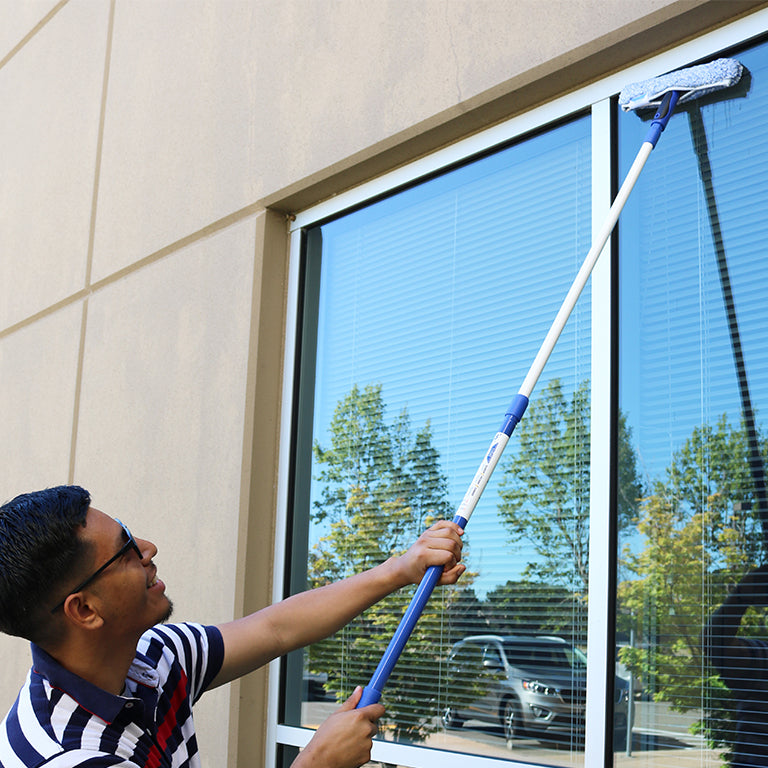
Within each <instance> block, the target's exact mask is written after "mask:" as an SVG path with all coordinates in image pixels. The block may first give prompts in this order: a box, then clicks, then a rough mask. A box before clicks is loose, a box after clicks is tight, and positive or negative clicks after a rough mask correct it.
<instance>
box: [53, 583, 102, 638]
mask: <svg viewBox="0 0 768 768" xmlns="http://www.w3.org/2000/svg"><path fill="white" fill-rule="evenodd" d="M62 611H63V612H64V616H65V617H66V618H67V619H68V620H69V621H71V622H72V623H73V624H75V625H76V626H77V627H79V628H80V629H87V630H93V629H99V628H100V627H102V626H103V625H104V619H103V618H102V616H101V612H100V611H99V606H98V602H97V601H95V600H93V599H92V598H89V597H88V596H87V593H85V592H75V593H74V594H72V595H69V597H67V599H66V600H65V601H64V605H63V607H62Z"/></svg>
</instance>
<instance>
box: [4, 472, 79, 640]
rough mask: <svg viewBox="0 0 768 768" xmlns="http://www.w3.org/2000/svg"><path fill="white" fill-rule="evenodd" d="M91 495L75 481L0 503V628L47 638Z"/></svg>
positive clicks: (74, 567)
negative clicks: (53, 611)
mask: <svg viewBox="0 0 768 768" xmlns="http://www.w3.org/2000/svg"><path fill="white" fill-rule="evenodd" d="M90 504H91V497H90V495H89V493H88V491H86V490H85V489H83V488H80V487H79V486H77V485H60V486H58V487H56V488H47V489H45V490H43V491H36V492H35V493H25V494H22V495H21V496H17V497H16V498H15V499H13V500H12V501H9V502H7V503H6V504H3V506H1V507H0V631H2V632H5V633H7V634H9V635H18V636H19V637H25V638H26V639H27V640H32V641H33V642H38V643H39V642H42V641H43V640H46V639H51V632H52V631H53V625H54V620H53V617H52V616H51V614H50V610H51V606H52V605H53V604H55V603H56V601H57V600H59V599H61V597H62V595H61V594H60V592H62V591H64V590H65V589H66V584H67V582H68V581H69V580H71V579H73V576H74V574H75V573H77V571H79V570H80V567H79V565H80V563H81V562H82V559H83V556H84V553H85V550H86V545H85V543H84V542H83V540H82V539H81V538H80V537H79V536H78V528H79V527H82V526H84V525H85V516H86V514H87V513H88V508H89V506H90Z"/></svg>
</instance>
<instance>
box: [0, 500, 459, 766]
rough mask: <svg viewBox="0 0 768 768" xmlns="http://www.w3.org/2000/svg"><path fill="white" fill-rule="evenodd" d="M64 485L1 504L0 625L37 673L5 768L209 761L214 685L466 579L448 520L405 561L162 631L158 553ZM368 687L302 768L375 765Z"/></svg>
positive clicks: (329, 724)
mask: <svg viewBox="0 0 768 768" xmlns="http://www.w3.org/2000/svg"><path fill="white" fill-rule="evenodd" d="M90 501H91V500H90V496H89V494H88V492H87V491H85V490H84V489H82V488H80V487H78V486H60V487H57V488H50V489H47V490H45V491H39V492H36V493H31V494H24V495H21V496H17V497H16V498H15V499H13V500H12V501H10V502H8V503H7V504H5V505H3V506H2V507H0V630H2V631H4V632H6V633H8V634H11V635H18V636H21V637H24V638H26V639H28V640H30V641H31V643H32V659H33V667H32V669H31V670H30V673H29V675H28V678H27V682H26V684H25V685H24V687H23V688H22V690H21V692H20V694H19V697H18V699H17V701H16V703H15V704H14V706H13V707H12V708H11V710H10V711H9V713H8V715H7V716H6V718H5V720H4V721H3V722H2V724H1V725H0V766H1V767H2V768H21V766H24V767H25V768H37V767H38V766H46V768H72V767H73V766H88V768H102V767H105V766H124V767H126V768H127V767H130V768H135V767H136V766H141V767H142V768H143V767H144V766H153V767H154V766H189V767H190V768H194V767H195V766H199V765H200V760H199V755H198V747H197V742H196V738H195V729H194V722H193V719H192V713H191V707H192V704H194V702H195V701H197V699H198V698H199V697H200V696H201V695H202V694H203V693H204V692H205V691H206V690H209V689H210V688H214V687H216V686H218V685H222V684H224V683H227V682H229V681H231V680H234V679H235V678H237V677H240V676H241V675H244V674H246V673H248V672H250V671H252V670H254V669H256V668H257V667H260V666H262V665H263V664H266V663H267V662H269V661H270V660H272V659H274V658H276V657H278V656H282V655H283V654H286V653H288V652H289V651H291V650H294V649H296V648H300V647H303V646H305V645H308V644H311V643H313V642H316V641H317V640H320V639H321V638H323V637H327V636H328V635H330V634H333V633H334V632H336V631H337V630H338V629H340V628H341V627H342V626H344V625H345V624H346V623H347V622H349V621H350V620H351V619H352V618H353V617H354V616H356V615H357V614H359V613H361V612H362V611H363V610H364V609H365V608H367V607H369V606H370V605H373V604H374V603H375V602H376V601H377V600H380V599H381V598H382V597H384V596H386V595H388V594H389V593H391V592H393V591H394V590H396V589H399V588H400V587H403V586H405V585H406V584H411V583H417V582H419V581H421V577H422V575H423V573H424V571H425V570H426V569H427V568H428V567H430V566H432V565H438V566H442V567H443V574H442V576H441V579H440V583H441V584H452V583H455V581H456V580H457V579H458V577H459V576H460V575H461V573H463V571H464V566H463V565H462V564H461V563H460V562H459V560H460V558H461V539H460V533H461V531H460V529H459V528H458V526H456V525H454V524H453V523H450V522H448V521H441V522H439V523H436V524H435V525H433V526H432V527H431V528H430V529H428V530H427V531H426V532H425V533H424V534H422V536H421V537H420V538H419V539H418V541H417V542H416V543H415V544H414V545H413V546H412V547H411V548H410V549H409V550H408V552H406V553H405V554H404V555H402V556H400V557H392V558H390V559H389V560H387V561H386V562H384V563H382V564H381V565H378V566H376V567H375V568H372V569H371V570H369V571H366V572H365V573H361V574H357V575H355V576H352V577H351V578H349V579H345V580H343V581H340V582H337V583H335V584H330V585H328V586H325V587H321V588H319V589H315V590H311V591H309V592H304V593H301V594H298V595H294V596H292V597H290V598H288V599H286V600H284V601H282V602H280V603H276V604H275V605H271V606H268V607H267V608H264V609H263V610H261V611H258V612H256V613H254V614H251V615H250V616H246V617H244V618H242V619H238V620H235V621H232V622H228V623H226V624H221V625H219V626H202V625H199V624H192V623H183V624H163V622H165V621H167V619H168V618H169V617H170V614H171V610H172V604H171V601H170V600H169V599H168V597H167V596H166V594H165V584H164V583H163V582H162V581H161V580H160V579H159V578H158V575H157V568H156V566H155V564H154V562H153V560H152V558H153V557H154V556H155V554H156V553H157V547H155V545H154V544H152V543H151V542H149V541H146V540H144V539H138V538H134V537H133V535H132V534H131V533H130V531H129V530H128V528H127V527H126V526H125V525H124V524H123V523H121V522H120V521H119V520H116V519H114V518H112V517H110V516H108V515H106V514H104V513H103V512H101V511H100V510H98V509H95V508H94V507H92V506H91V503H90ZM359 697H360V690H356V691H355V693H354V694H353V695H352V696H351V697H350V698H349V699H348V700H347V701H346V702H345V703H344V704H343V705H342V707H341V708H340V709H339V710H338V711H337V712H335V713H334V714H333V715H331V716H330V717H329V718H328V720H326V721H325V723H323V724H322V725H321V726H320V728H319V729H318V730H317V732H316V733H315V735H314V736H313V738H312V740H311V741H310V742H309V744H308V745H307V747H306V748H305V749H304V750H303V751H302V752H301V753H300V754H299V756H298V757H297V759H296V760H295V761H294V763H293V765H294V768H352V767H353V766H359V765H362V764H363V763H365V762H367V761H368V759H369V758H370V750H371V739H372V738H373V736H374V735H375V734H376V722H377V720H378V719H379V718H380V717H381V715H382V714H383V713H384V708H383V707H382V706H381V705H379V704H372V705H370V706H367V707H362V708H360V709H355V704H356V703H357V701H358V700H359Z"/></svg>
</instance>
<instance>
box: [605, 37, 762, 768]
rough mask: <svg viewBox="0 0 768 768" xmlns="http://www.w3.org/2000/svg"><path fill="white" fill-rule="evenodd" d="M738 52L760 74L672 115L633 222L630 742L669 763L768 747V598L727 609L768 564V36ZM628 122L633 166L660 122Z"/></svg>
mask: <svg viewBox="0 0 768 768" xmlns="http://www.w3.org/2000/svg"><path fill="white" fill-rule="evenodd" d="M736 58H738V59H739V60H740V61H741V63H742V64H743V65H744V66H745V67H746V68H747V70H748V75H747V76H746V77H745V79H744V81H743V82H742V83H741V84H740V86H739V87H738V88H737V89H735V90H734V92H733V93H729V94H728V96H729V98H727V99H724V98H717V99H711V100H706V99H705V100H702V101H700V102H695V103H694V104H693V105H692V106H691V107H689V108H688V109H687V110H684V111H682V112H681V114H680V115H679V116H677V117H676V118H675V120H676V124H675V125H674V130H673V129H672V124H671V123H670V127H669V128H668V129H667V133H668V135H666V136H665V137H664V139H663V140H662V141H661V142H659V146H658V149H657V150H656V152H657V154H655V157H653V166H652V167H650V168H648V169H647V170H648V173H647V174H646V175H645V176H644V178H642V179H641V180H640V181H639V183H638V186H637V188H636V189H635V192H634V197H633V199H632V200H631V202H630V204H629V205H628V206H627V208H626V209H625V213H624V217H623V219H622V225H621V245H620V258H621V266H620V274H621V307H622V313H621V370H620V377H621V402H620V408H621V413H622V414H623V417H624V418H625V419H626V424H627V428H628V430H630V431H631V445H628V451H627V452H626V453H625V455H624V458H625V462H626V460H627V459H628V458H629V457H634V461H635V466H636V467H637V468H638V469H639V470H640V472H641V473H642V488H643V492H642V498H641V501H640V503H639V504H638V506H637V509H636V512H634V513H633V515H632V518H631V519H629V518H628V519H627V520H625V521H624V522H625V524H624V525H623V526H622V528H621V533H620V537H619V538H620V540H619V567H620V571H619V584H618V603H617V613H618V618H617V630H618V631H617V640H618V642H619V644H620V646H621V650H620V657H621V660H622V662H623V663H624V664H625V666H626V667H627V668H628V670H629V671H631V673H632V676H633V677H632V687H633V692H634V695H633V698H632V703H633V713H632V716H633V718H634V722H635V739H634V742H633V743H631V744H627V745H626V749H627V751H631V752H632V754H633V755H634V757H635V758H636V759H635V761H634V764H636V765H648V766H654V768H656V767H658V768H661V767H662V766H677V765H679V764H680V763H679V759H680V757H679V756H680V755H682V754H686V755H691V754H692V753H693V754H696V755H697V757H696V762H697V764H699V765H711V766H719V765H721V764H722V759H721V757H720V755H721V754H727V753H728V752H731V753H733V754H734V755H741V759H742V760H745V757H744V755H745V754H748V753H750V752H754V754H756V755H760V761H759V762H758V763H750V764H765V760H766V755H768V725H766V723H768V719H766V712H767V711H768V709H767V708H768V668H767V667H766V664H765V659H766V651H765V650H764V649H765V648H766V647H768V646H766V645H763V643H765V641H766V640H767V639H768V632H766V628H765V618H766V616H765V611H764V610H763V609H764V607H765V606H766V600H765V597H764V596H763V597H760V596H755V595H754V589H751V588H745V590H744V591H745V595H744V601H745V602H749V600H750V599H751V600H752V603H753V607H750V608H749V609H748V610H746V612H745V608H746V607H747V606H746V605H744V606H743V607H741V608H740V607H739V606H738V605H733V598H731V600H730V601H729V602H728V603H727V604H726V608H725V609H722V608H721V609H720V610H719V611H718V613H717V614H716V613H715V611H716V609H718V606H721V605H722V604H723V602H724V601H725V600H726V597H727V595H728V594H729V593H730V592H731V591H732V590H733V589H734V588H735V586H736V585H737V584H738V583H739V582H740V581H741V579H742V578H743V577H744V576H745V574H746V573H748V572H749V571H750V569H752V568H754V567H755V566H757V565H759V564H760V563H761V562H764V559H765V556H766V543H767V540H766V532H765V531H764V529H763V525H764V523H763V522H762V521H763V520H766V519H768V518H766V517H765V514H766V506H765V503H766V496H765V487H766V480H765V467H766V466H767V465H766V463H765V461H766V447H767V446H766V436H765V426H764V424H765V421H764V419H765V416H766V415H768V348H766V343H765V327H766V320H767V319H768V314H767V310H766V303H765V297H766V295H768V269H766V262H765V259H764V243H765V242H766V239H768V195H766V192H765V179H766V177H767V175H768V150H766V146H765V140H764V138H765V136H766V131H767V130H768V46H766V45H765V44H763V45H758V46H757V47H754V48H751V49H750V50H747V51H743V52H739V53H737V54H736ZM619 129H620V151H621V164H622V166H623V167H624V168H626V167H627V165H628V163H629V162H630V161H631V157H630V156H631V155H633V152H634V149H633V148H634V147H636V146H637V143H638V141H642V136H641V133H642V131H643V129H644V126H643V125H642V124H641V121H640V120H638V118H637V117H636V116H626V117H623V118H622V119H621V121H620V124H619ZM625 468H626V463H625ZM723 611H725V614H726V615H723ZM713 620H714V621H715V624H714V625H709V624H708V622H711V621H713ZM737 630H738V631H739V638H740V639H739V640H736V641H735V642H734V638H733V636H734V635H735V634H736V631H737ZM708 636H709V637H708ZM748 638H751V639H752V640H753V641H754V645H753V646H749V645H747V639H748ZM708 647H709V653H708V652H707V648H708ZM746 659H748V660H746ZM745 664H746V665H747V666H748V667H749V673H748V675H747V676H746V677H747V678H748V680H745V675H744V665H745ZM750 710H752V711H753V714H751V715H750V714H749V712H750ZM751 721H754V722H751ZM745 742H749V743H750V744H751V745H752V746H747V745H745ZM734 749H735V750H736V751H735V753H734V752H733V750H734ZM638 758H639V759H638ZM739 764H742V763H739ZM744 764H746V763H744Z"/></svg>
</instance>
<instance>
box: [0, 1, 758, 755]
mask: <svg viewBox="0 0 768 768" xmlns="http://www.w3.org/2000/svg"><path fill="white" fill-rule="evenodd" d="M762 5H765V3H764V2H751V0H744V2H741V0H726V1H725V2H722V1H720V2H713V1H711V0H710V1H707V0H248V1H241V0H115V1H114V2H109V1H108V0H68V1H65V2H58V3H57V2H53V1H52V0H23V2H18V0H0V104H2V105H3V119H2V120H1V121H0V157H2V162H1V163H0V168H1V170H0V382H1V388H0V430H2V432H1V433H0V434H1V439H0V499H2V500H5V499H8V498H10V497H11V496H13V495H15V494H16V493H19V492H23V491H27V490H32V489H35V488H39V487H43V486H47V485H54V484H59V483H67V482H77V483H80V484H82V485H85V486H86V487H87V488H89V489H90V490H91V492H92V496H93V500H94V504H95V505H96V506H97V507H99V508H101V509H103V510H105V511H107V512H109V513H111V514H115V515H117V516H120V517H121V518H122V519H124V520H126V522H129V524H130V525H131V527H132V528H133V529H135V530H136V532H137V533H138V534H139V535H141V536H145V537H148V538H151V539H153V540H154V541H155V542H156V543H157V544H158V546H159V549H160V553H159V555H158V557H157V562H158V566H159V568H160V572H161V575H162V577H163V578H164V580H165V581H166V582H167V584H168V589H169V592H170V593H171V595H172V596H173V597H174V599H175V602H176V605H177V616H178V617H179V618H193V619H200V620H204V621H213V622H216V621H222V620H226V619H229V618H232V617H233V616H235V615H238V614H240V613H241V612H243V611H244V610H251V609H254V608H256V607H258V606H261V605H264V604H265V602H266V601H267V600H268V599H269V595H270V578H271V565H270V556H271V551H272V543H273V542H272V538H273V525H274V504H275V497H274V484H275V470H276V452H277V447H278V446H277V433H278V423H279V392H280V360H281V355H282V349H281V340H282V322H283V296H284V289H285V262H286V254H287V239H286V226H285V220H284V217H283V215H282V214H283V212H292V211H296V210H298V209H300V208H301V207H305V206H307V205H309V204H311V203H314V202H316V201H318V200H319V199H321V198H323V197H324V196H328V195H331V194H334V193H336V192H338V191H341V190H342V189H344V188H345V187H348V186H350V185H352V184H355V183H358V182H360V181H363V180H366V179H368V178H370V177H372V176H373V175H375V174H377V173H379V172H382V171H385V170H389V169H391V168H393V167H396V166H397V165H399V164H402V163H404V162H406V161H407V160H410V159H412V158H414V157H417V156H419V155H421V154H423V153H425V152H428V151H430V150H433V149H436V148H438V147H439V146H441V145H444V144H446V143H449V142H450V141H453V140H455V139H456V138H458V137H461V136H465V135H467V134H468V133H470V132H472V131H475V130H478V129H479V128H482V127H483V126H485V125H488V124H490V123H492V122H494V121H498V120H499V119H502V118H503V117H505V116H509V115H511V114H513V113H515V112H519V111H522V110H524V109H526V108H529V107H530V106H531V105H533V104H535V103H538V102H541V101H544V100H546V99H548V98H551V97H552V96H553V95H555V94H557V93H561V92H563V91H567V90H570V89H573V88H576V87H578V86H579V85H582V84H583V83H585V82H587V81H589V80H590V79H593V78H596V77H598V76H600V75H602V74H605V73H607V72H610V71H612V70H614V69H616V68H619V67H621V66H622V65H624V64H626V63H627V62H629V61H632V60H634V59H637V58H642V57H644V56H647V55H650V54H652V53H655V52H657V51H658V50H659V49H661V48H664V47H667V46H669V45H673V44H675V43H676V42H680V41H682V40H685V39H687V38H689V37H691V36H694V35H695V34H697V33H699V32H701V31H703V30H706V29H709V28H712V27H714V26H717V25H718V24H720V23H722V22H723V21H725V20H727V19H729V18H733V17H736V16H738V15H741V14H744V13H747V12H749V11H750V10H751V9H752V8H754V7H757V6H762ZM755 31H756V32H758V31H759V30H755ZM268 206H269V207H270V208H271V209H270V210H269V211H266V210H265V209H266V208H267V207H268ZM0 653H1V654H2V659H3V664H2V666H1V667H0V708H2V709H3V710H4V709H5V708H6V707H7V706H8V705H9V704H10V703H11V702H12V700H13V697H14V696H15V692H16V690H17V688H18V686H19V685H20V683H21V682H22V678H23V675H24V674H25V671H26V667H27V665H28V651H27V647H26V643H24V642H22V641H19V640H15V639H10V638H0ZM264 680H265V676H264V675H263V674H260V675H257V676H254V677H252V678H251V679H249V680H248V681H247V682H246V683H244V684H243V685H242V686H236V687H234V688H233V690H230V689H223V690H220V691H216V692H214V693H212V694H210V695H209V696H208V697H206V698H205V699H204V700H203V701H202V702H201V704H200V706H199V708H198V710H197V722H198V730H199V734H200V743H201V746H202V752H203V755H204V765H206V766H222V765H225V764H229V765H235V764H236V760H237V759H238V755H239V761H238V762H237V764H239V765H242V766H249V765H258V764H260V757H259V755H260V754H261V750H262V748H263V721H264V706H265V703H264V702H265V699H264V692H265V688H264ZM241 700H242V701H243V702H245V704H244V705H243V706H242V707H240V704H239V702H240V701H241Z"/></svg>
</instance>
